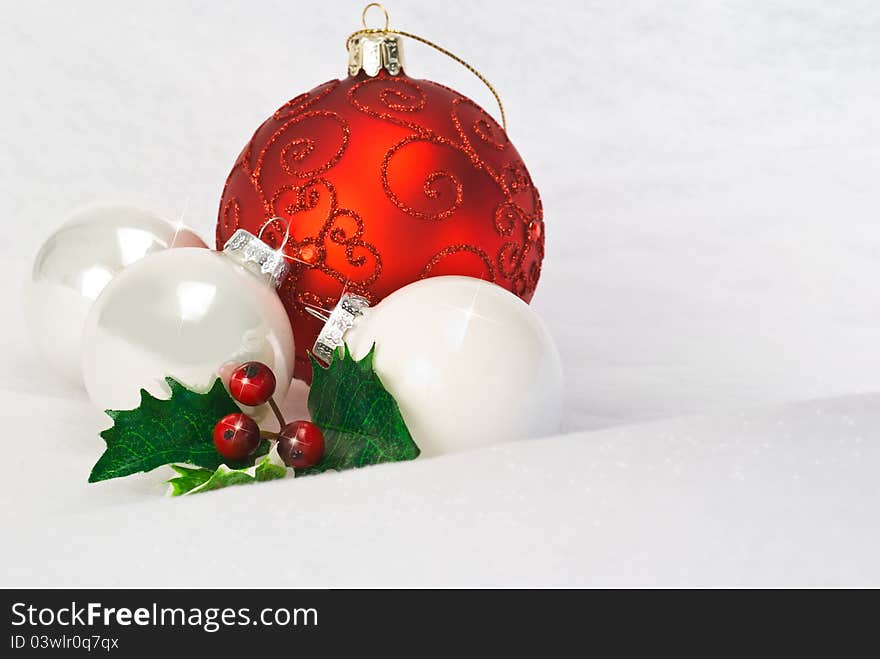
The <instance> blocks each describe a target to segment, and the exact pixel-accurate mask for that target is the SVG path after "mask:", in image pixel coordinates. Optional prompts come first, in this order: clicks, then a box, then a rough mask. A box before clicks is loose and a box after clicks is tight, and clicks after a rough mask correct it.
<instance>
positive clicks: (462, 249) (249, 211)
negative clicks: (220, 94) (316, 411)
mask: <svg viewBox="0 0 880 659" xmlns="http://www.w3.org/2000/svg"><path fill="white" fill-rule="evenodd" d="M386 27H387V26H386ZM400 47H401V44H400V39H399V37H397V36H396V35H394V34H391V33H389V32H377V31H370V32H365V33H361V34H360V35H353V38H352V39H350V40H349V56H350V58H349V62H350V65H349V73H350V74H351V75H350V76H349V77H348V78H346V79H345V80H332V81H330V82H327V83H324V84H323V85H320V86H318V87H316V88H315V89H313V90H312V91H310V92H307V93H305V94H300V95H299V96H297V97H296V98H294V99H293V100H291V101H289V102H287V103H285V104H284V105H283V106H282V107H281V108H280V109H279V110H278V111H277V112H275V114H273V115H272V116H271V117H269V119H268V120H266V122H265V123H264V124H263V125H262V126H260V127H259V128H258V129H257V131H256V133H255V134H254V136H253V137H252V138H251V140H250V141H249V142H248V143H247V144H246V145H245V147H244V150H243V151H242V152H241V155H239V157H238V159H237V160H236V162H235V165H234V166H233V168H232V172H231V173H230V175H229V178H228V180H227V181H226V186H225V188H224V190H223V197H222V200H221V203H220V213H219V221H218V224H217V245H218V247H221V246H222V245H223V244H225V242H226V241H227V240H228V239H229V238H230V236H232V234H233V233H234V232H235V230H236V229H238V228H244V229H247V230H249V231H251V232H253V233H260V232H262V234H261V237H262V238H263V239H264V240H265V241H266V242H267V243H269V244H270V245H271V246H273V247H275V248H281V247H283V250H284V253H285V254H286V255H288V256H289V257H290V258H291V259H294V260H295V261H294V262H293V263H291V266H292V267H291V268H290V274H289V276H288V278H287V279H286V280H285V282H284V283H283V284H282V286H281V287H280V289H279V294H280V296H281V299H282V301H283V302H284V305H285V307H286V308H287V312H288V314H289V315H290V319H291V323H292V325H293V331H294V338H295V341H296V351H297V365H296V371H295V375H296V377H299V378H301V379H304V380H306V381H310V380H311V366H310V363H309V361H308V359H307V357H306V351H309V350H311V349H312V345H313V344H314V341H315V338H316V337H317V335H318V332H319V331H320V329H321V322H320V321H319V320H317V319H315V318H313V317H312V316H311V315H309V314H308V313H307V312H306V306H307V305H312V306H317V307H321V308H324V309H332V308H333V306H334V305H335V303H336V302H337V301H338V300H339V298H340V296H341V294H342V292H343V289H345V290H346V291H347V292H352V293H357V294H360V295H363V296H365V297H366V298H368V299H369V300H370V301H371V303H372V304H376V303H378V302H379V301H381V300H382V299H383V298H384V297H385V296H387V295H389V294H390V293H392V292H394V291H396V290H397V289H399V288H401V287H403V286H405V285H407V284H410V283H412V282H414V281H417V280H418V279H422V278H425V277H431V276H436V275H450V274H457V275H468V276H471V277H479V278H482V279H487V280H489V281H493V282H495V283H496V284H498V285H500V286H502V287H504V288H506V289H508V290H510V291H512V292H514V293H515V294H516V295H518V296H520V297H521V298H522V299H524V300H526V301H529V300H530V299H531V297H532V294H533V293H534V290H535V286H536V285H537V283H538V279H539V277H540V274H541V260H542V258H543V255H544V227H543V213H542V209H541V201H540V197H539V195H538V190H537V188H535V186H534V184H533V183H532V179H531V176H530V175H529V172H528V170H527V169H526V166H525V164H524V163H523V161H522V158H521V157H520V155H519V153H518V152H517V150H516V149H515V148H514V146H513V144H512V143H511V142H510V140H509V139H508V137H507V134H506V133H505V131H504V130H503V129H502V127H501V126H499V125H498V123H496V121H495V120H494V119H493V118H492V117H491V116H490V115H489V114H488V113H487V112H486V111H485V110H483V109H482V108H481V107H480V106H478V105H477V104H476V103H474V102H473V101H471V100H470V99H468V98H466V97H465V96H463V95H462V94H459V93H458V92H456V91H454V90H452V89H450V88H449V87H445V86H443V85H440V84H438V83H436V82H432V81H430V80H414V79H412V78H410V77H408V76H407V75H406V74H405V73H404V72H403V69H402V62H401V59H400V52H401V51H400ZM273 218H274V219H273Z"/></svg>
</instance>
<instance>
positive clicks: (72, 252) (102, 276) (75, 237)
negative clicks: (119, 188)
mask: <svg viewBox="0 0 880 659" xmlns="http://www.w3.org/2000/svg"><path fill="white" fill-rule="evenodd" d="M169 247H205V243H204V242H203V241H202V239H201V238H199V237H198V236H197V235H196V234H195V233H193V232H192V231H190V230H189V229H187V228H184V227H182V226H179V225H177V226H176V225H173V224H171V223H170V222H167V221H165V220H163V219H162V218H160V217H158V216H156V215H154V214H153V213H151V212H149V211H145V210H141V209H139V208H134V207H132V206H124V205H119V204H115V205H112V204H105V205H98V206H92V207H89V208H85V209H83V210H81V211H79V212H77V213H75V214H74V215H72V216H71V217H70V219H68V220H67V221H66V222H65V223H64V224H63V225H62V226H61V227H60V228H59V229H57V230H56V231H55V232H54V233H53V234H52V235H51V236H49V238H47V239H46V241H45V242H44V243H43V245H42V247H40V250H39V252H38V253H37V256H36V258H35V259H34V266H33V270H32V273H31V278H30V280H29V281H28V284H27V287H26V291H25V315H26V317H27V321H28V324H29V325H30V330H31V336H32V337H33V340H34V342H35V343H36V345H37V348H38V349H39V350H40V352H41V353H42V354H43V355H44V357H45V358H46V360H47V361H48V362H49V364H50V365H51V366H52V367H53V368H54V369H55V370H57V371H58V372H59V373H61V374H62V375H63V376H64V377H65V378H67V379H68V380H70V381H71V382H74V383H76V384H82V370H81V362H82V350H81V342H82V331H83V325H84V323H85V320H86V316H87V315H88V313H89V309H91V307H92V303H93V302H94V300H95V298H97V297H98V294H99V293H100V292H101V291H102V290H103V289H104V287H105V286H106V285H107V283H108V282H109V281H110V280H111V279H113V277H115V276H116V275H117V274H118V273H119V272H120V271H121V270H122V269H123V268H125V267H127V266H129V265H131V264H132V263H134V262H136V261H139V260H140V259H142V258H143V257H144V256H146V255H148V254H152V253H154V252H159V251H163V250H166V249H168V248H169Z"/></svg>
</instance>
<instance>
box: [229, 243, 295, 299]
mask: <svg viewBox="0 0 880 659" xmlns="http://www.w3.org/2000/svg"><path fill="white" fill-rule="evenodd" d="M223 253H224V254H225V255H226V256H228V257H229V258H231V259H232V260H233V261H235V262H236V263H238V264H239V265H241V266H243V267H244V268H245V269H246V270H249V271H250V272H253V273H254V274H255V275H258V276H259V277H261V278H263V279H265V281H266V282H267V283H269V284H271V285H272V286H274V287H275V288H278V286H279V285H281V282H282V280H283V279H284V275H285V274H287V261H285V260H284V255H283V254H282V253H281V250H280V249H279V250H276V249H272V248H271V247H269V245H267V244H266V243H264V242H263V241H262V240H260V239H259V238H257V237H256V236H255V235H254V234H252V233H251V232H250V231H245V230H244V229H238V230H237V231H236V232H235V233H234V234H232V238H230V239H229V240H227V241H226V244H225V245H224V246H223Z"/></svg>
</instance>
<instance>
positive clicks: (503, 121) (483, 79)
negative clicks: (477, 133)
mask: <svg viewBox="0 0 880 659" xmlns="http://www.w3.org/2000/svg"><path fill="white" fill-rule="evenodd" d="M373 7H376V8H378V9H381V10H382V13H383V14H384V15H385V27H384V28H370V27H367V11H368V10H369V9H371V8H373ZM361 24H362V25H363V26H364V27H363V28H362V29H360V30H358V31H357V32H352V33H351V34H350V35H348V39H346V40H345V47H346V49H348V47H349V46H350V45H351V40H352V39H354V38H355V37H359V36H360V35H362V34H381V33H386V34H398V35H400V36H402V37H407V38H408V39H412V40H414V41H418V42H419V43H423V44H425V45H426V46H430V47H431V48H433V49H434V50H436V51H437V52H439V53H442V54H443V55H446V56H447V57H449V58H450V59H453V60H455V61H456V62H458V63H459V64H461V65H462V66H463V67H464V68H466V69H467V70H468V71H470V72H471V73H473V74H474V75H475V76H476V77H477V78H479V79H480V82H482V83H483V84H484V85H486V87H487V88H488V89H489V91H490V92H492V96H494V97H495V102H496V103H498V110H499V112H501V125H502V127H503V128H504V131H505V132H507V116H506V115H505V113H504V104H503V103H502V102H501V96H499V95H498V92H497V91H495V87H493V86H492V83H491V82H489V81H488V80H487V79H486V77H485V76H484V75H483V74H482V73H480V72H479V71H477V70H476V69H475V68H474V67H473V66H471V65H470V64H468V63H467V62H466V61H464V60H463V59H462V58H460V57H459V56H458V55H456V54H454V53H452V52H450V51H448V50H446V49H445V48H443V46H440V45H438V44H436V43H434V42H433V41H430V40H429V39H425V38H424V37H420V36H419V35H417V34H413V33H412V32H404V31H403V30H394V29H391V28H390V27H388V25H389V18H388V10H387V9H385V7H383V6H382V5H381V4H379V3H378V2H371V3H370V4H368V5H367V6H366V7H364V11H363V12H362V13H361Z"/></svg>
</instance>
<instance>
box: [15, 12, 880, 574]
mask: <svg viewBox="0 0 880 659" xmlns="http://www.w3.org/2000/svg"><path fill="white" fill-rule="evenodd" d="M9 4H10V6H9V7H8V8H6V11H5V13H4V20H3V22H2V24H0V58H2V61H3V66H2V67H0V83H2V84H0V87H2V88H3V89H5V90H14V91H7V93H6V94H5V97H4V101H3V103H2V104H0V166H2V169H0V171H2V173H3V175H2V177H0V195H2V198H3V200H4V202H5V208H6V211H5V220H4V234H5V240H3V241H2V242H0V277H2V281H4V282H7V284H6V286H5V287H4V291H5V292H4V293H3V295H4V296H5V300H4V302H5V303H6V304H5V308H6V316H5V322H4V323H3V325H2V328H0V354H2V358H3V362H2V363H3V366H4V373H5V376H6V377H4V378H3V379H2V380H0V393H2V403H0V406H2V407H0V410H2V412H3V419H4V428H5V430H6V433H5V434H6V436H5V438H4V451H3V454H2V455H3V458H4V460H3V463H2V469H3V478H2V487H3V494H4V496H3V502H2V503H0V524H2V525H3V528H4V534H3V542H2V555H0V558H2V559H3V560H2V561H0V585H2V586H13V585H56V586H60V585H81V586H87V585H93V586H121V587H126V586H173V585H229V586H233V585H234V586H246V585H276V586H279V585H289V586H397V585H403V586H415V585H419V586H422V585H426V586H452V585H463V586H466V585H477V586H483V585H527V586H539V585H558V586H567V585H586V586H596V585H601V586H615V585H627V586H649V585H663V586H683V585H699V586H741V585H766V586H781V585H794V586H837V585H853V586H863V585H873V586H878V585H880V561H878V559H877V556H878V555H880V530H878V525H880V522H878V520H880V478H878V474H880V349H878V337H880V304H878V302H877V297H878V296H877V290H876V288H877V282H878V281H880V77H878V75H877V71H878V70H880V5H877V3H875V2H871V1H859V0H844V1H842V2H836V3H822V2H818V1H816V0H801V1H795V0H769V1H768V2H763V3H747V2H700V1H697V0H671V1H669V2H664V3H648V2H635V1H623V2H617V3H607V2H570V3H563V2H558V3H553V4H551V5H546V6H542V7H540V8H538V7H537V5H535V4H534V3H533V2H520V3H510V2H501V1H491V2H480V3H471V2H466V1H465V0H449V1H448V2H445V3H443V4H442V5H435V4H432V3H420V2H415V1H410V0H396V1H394V2H390V3H386V4H387V5H388V6H389V10H390V11H391V16H392V24H393V25H395V26H397V27H400V28H402V29H406V30H410V31H414V32H417V33H419V34H422V35H424V36H427V37H429V38H432V39H434V40H436V41H437V42H439V43H441V44H443V45H444V46H447V47H449V48H451V49H452V50H454V51H455V52H457V53H458V54H460V55H462V56H464V57H465V59H467V60H468V61H470V62H472V63H473V64H475V65H476V66H477V68H479V69H480V70H481V71H482V72H483V73H485V74H486V75H487V77H488V78H489V79H490V80H492V82H493V83H494V84H495V85H496V86H497V88H498V89H499V91H500V93H501V95H502V98H503V99H504V101H505V105H506V109H507V111H508V120H509V127H510V135H511V137H512V139H513V140H514V142H515V143H516V145H517V147H518V149H519V150H520V152H521V153H522V155H523V157H524V158H525V160H526V163H527V164H528V166H529V169H530V171H531V173H532V176H533V178H534V180H535V182H536V183H537V185H538V186H539V188H540V190H541V193H542V197H543V199H544V203H545V210H546V221H547V237H548V254H547V258H546V260H545V267H544V274H543V277H542V281H541V284H540V286H539V289H538V293H537V295H536V297H535V300H534V303H533V304H534V307H535V309H536V310H537V311H538V312H539V313H540V314H541V315H542V316H543V317H544V319H545V320H546V322H547V324H548V326H549V328H550V330H551V332H552V333H553V334H554V336H555V338H556V340H557V342H558V344H559V347H560V350H561V353H562V355H563V359H564V362H565V370H566V379H567V390H566V394H565V401H564V402H565V432H566V434H563V435H560V436H556V437H547V438H543V439H539V440H532V441H528V442H520V443H515V444H509V445H505V446H499V447H495V448H491V449H481V450H476V451H470V452H465V453H460V454H456V455H450V456H445V457H441V458H434V459H419V460H417V461H415V462H412V463H404V464H395V465H383V466H378V467H373V468H369V469H364V470H359V471H355V472H346V473H340V474H328V475H323V476H317V477H311V478H304V479H288V480H284V481H279V482H274V483H266V484H261V485H254V486H248V487H238V488H231V489H228V490H223V491H218V492H212V493H210V494H205V495H200V496H193V497H189V498H182V499H170V498H166V497H164V496H163V495H164V486H163V485H162V480H163V479H164V478H165V477H167V476H168V474H167V473H166V472H163V471H161V470H159V471H156V472H153V473H150V474H146V475H142V476H138V477H132V478H128V479H122V480H118V481H111V482H107V483H101V484H97V485H89V484H87V483H86V478H87V475H88V471H89V469H90V467H91V464H93V462H94V460H95V459H96V458H97V456H98V455H99V454H100V452H101V450H102V445H103V443H102V441H101V439H100V438H99V437H98V435H97V433H98V431H99V430H100V429H102V428H104V427H106V425H107V419H106V417H103V416H102V415H101V414H100V413H98V412H96V411H94V410H93V409H92V408H91V406H90V405H89V404H88V401H87V400H86V398H85V395H84V393H83V392H81V391H77V390H75V389H72V388H70V387H68V386H67V385H65V384H63V383H62V382H61V381H60V380H58V379H57V378H55V377H54V376H53V375H52V374H51V373H50V372H49V371H48V370H47V369H46V368H45V366H44V365H43V364H42V362H41V361H40V359H39V356H38V355H37V354H35V352H34V350H33V348H32V347H31V345H30V342H29V339H28V337H27V334H26V329H25V328H24V326H23V324H22V322H21V312H20V309H21V299H20V297H21V296H20V293H19V290H20V288H21V282H23V281H24V279H25V276H26V273H27V271H28V268H29V265H30V260H31V258H32V256H33V255H34V254H35V252H36V250H37V248H38V246H39V244H40V242H41V241H42V240H43V239H44V238H45V236H47V235H48V234H49V232H50V231H51V230H52V229H53V228H54V227H56V226H57V225H58V224H59V223H60V222H61V221H62V219H63V218H64V217H65V216H66V215H67V214H68V213H69V212H70V211H71V210H72V209H73V208H75V207H77V206H79V205H82V204H86V203H89V202H92V201H97V200H121V201H132V202H135V203H141V204H143V205H146V206H147V207H149V208H154V209H156V210H158V211H160V212H165V213H166V214H168V215H169V216H171V217H173V218H176V217H179V216H180V215H182V214H183V215H184V220H185V221H186V222H187V223H189V224H190V225H192V226H193V227H194V228H195V229H196V230H198V231H200V232H201V233H202V234H203V235H204V236H205V237H206V238H208V239H209V240H210V239H211V236H212V234H213V226H214V219H215V217H216V207H217V203H218V200H219V196H220V191H221V188H222V184H223V181H224V179H225V176H226V174H227V173H228V170H229V168H230V167H231V165H232V162H233V160H234V159H235V157H236V155H237V154H238V152H239V150H240V149H241V147H242V145H243V144H244V142H245V141H246V140H247V138H248V137H249V136H250V134H251V133H252V132H253V130H254V128H255V127H256V126H257V125H258V124H259V123H260V122H261V121H262V120H263V119H264V118H265V117H266V116H268V115H269V114H270V113H271V112H272V111H274V110H275V109H276V108H277V107H278V106H279V105H281V103H283V102H284V101H285V100H287V99H288V98H292V97H293V96H295V95H296V94H298V93H300V92H301V91H306V90H308V89H310V88H311V87H314V86H315V85H317V84H318V83H320V82H323V81H324V80H327V79H329V78H331V77H339V76H341V75H344V67H345V54H344V52H343V48H342V42H343V40H344V37H345V36H347V34H348V33H349V32H350V31H352V30H353V29H355V28H356V27H357V26H358V23H359V14H360V5H353V4H352V3H348V2H328V3H312V2H309V3H305V2H303V3H296V2H289V1H281V0H279V1H278V2H256V3H255V2H243V1H241V0H230V1H229V2H223V3H215V2H191V3H179V2H171V1H170V0H167V1H158V2H150V3H140V4H136V3H119V2H110V1H109V0H101V1H97V0H92V1H82V2H77V3H59V2H40V1H29V2H21V1H19V2H14V3H9ZM461 16H467V17H468V28H467V29H466V30H462V29H461V27H460V20H461ZM291 35H295V36H296V38H295V39H292V37H291ZM534 35H537V38H530V37H531V36H534ZM408 45H409V48H408V50H407V58H408V65H409V66H408V72H409V73H410V74H411V75H413V76H414V77H428V78H432V79H435V80H439V81H441V82H444V83H447V84H450V85H452V86H454V87H456V88H458V89H460V90H461V91H463V92H464V93H467V94H468V95H470V96H471V97H473V98H474V99H475V100H477V101H478V102H480V103H481V104H483V105H484V106H485V107H486V108H487V109H488V110H489V111H490V112H492V111H493V109H492V105H491V101H492V99H491V96H489V95H488V93H487V92H486V91H484V90H482V89H481V88H480V85H479V83H478V82H477V81H472V80H471V79H469V78H468V74H467V72H465V71H463V70H461V69H460V68H458V67H457V66H456V65H455V64H454V63H448V64H447V63H446V62H444V61H442V60H441V59H440V56H439V55H435V54H434V53H433V52H432V51H429V50H427V49H424V48H421V47H419V46H418V45H417V44H408ZM304 395H305V390H304V387H295V388H294V390H293V391H292V393H291V395H290V396H289V398H288V400H287V402H286V407H287V409H288V411H289V412H290V414H292V415H295V414H300V413H302V410H303V408H304Z"/></svg>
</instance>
